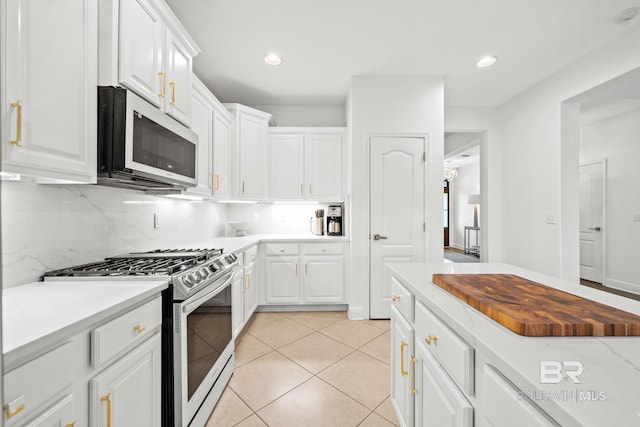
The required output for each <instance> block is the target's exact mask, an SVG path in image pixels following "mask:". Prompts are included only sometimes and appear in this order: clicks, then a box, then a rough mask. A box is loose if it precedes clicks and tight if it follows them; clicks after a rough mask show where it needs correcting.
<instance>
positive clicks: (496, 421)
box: [483, 364, 558, 427]
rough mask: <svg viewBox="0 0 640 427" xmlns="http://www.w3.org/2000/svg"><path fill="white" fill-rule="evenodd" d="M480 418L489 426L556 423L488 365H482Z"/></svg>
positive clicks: (526, 426) (546, 426)
mask: <svg viewBox="0 0 640 427" xmlns="http://www.w3.org/2000/svg"><path fill="white" fill-rule="evenodd" d="M483 383H484V388H483V402H484V404H483V408H484V421H485V424H486V425H487V426H490V427H502V426H505V427H507V426H519V427H552V426H557V425H558V424H556V423H555V422H553V421H552V420H551V419H550V418H549V417H548V416H547V415H546V414H545V413H544V412H542V410H540V409H539V408H538V407H537V406H536V405H535V404H534V403H531V402H530V401H529V400H528V399H527V398H526V397H524V396H525V395H524V393H523V392H522V391H520V390H519V389H518V388H517V387H515V386H514V385H513V384H511V382H510V381H509V380H507V379H506V378H505V377H504V376H503V375H502V374H501V373H500V372H498V371H497V370H496V369H495V368H493V367H492V366H490V365H487V364H485V365H484V376H483Z"/></svg>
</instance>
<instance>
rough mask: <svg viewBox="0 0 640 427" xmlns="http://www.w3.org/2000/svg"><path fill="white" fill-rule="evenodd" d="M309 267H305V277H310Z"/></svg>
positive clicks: (306, 265)
mask: <svg viewBox="0 0 640 427" xmlns="http://www.w3.org/2000/svg"><path fill="white" fill-rule="evenodd" d="M308 267H309V264H305V265H304V275H305V276H308V275H309V268H308Z"/></svg>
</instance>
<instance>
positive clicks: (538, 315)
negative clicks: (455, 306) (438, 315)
mask: <svg viewBox="0 0 640 427" xmlns="http://www.w3.org/2000/svg"><path fill="white" fill-rule="evenodd" d="M433 283H434V284H436V285H438V286H440V287H441V288H442V289H444V290H446V291H447V292H449V293H450V294H452V295H453V296H455V297H456V298H458V299H460V300H462V301H464V302H466V303H467V304H469V305H470V306H471V307H473V308H475V309H476V310H478V311H479V312H481V313H483V314H485V315H486V316H488V317H490V318H491V319H493V320H495V321H496V322H498V323H500V324H501V325H502V326H504V327H506V328H507V329H509V330H511V331H513V332H515V333H516V334H519V335H524V336H527V337H548V336H639V335H640V316H636V315H635V314H631V313H628V312H626V311H623V310H619V309H617V308H613V307H610V306H608V305H605V304H602V303H599V302H595V301H592V300H589V299H586V298H583V297H580V296H577V295H573V294H570V293H568V292H564V291H561V290H558V289H554V288H551V287H549V286H545V285H543V284H540V283H537V282H534V281H531V280H527V279H524V278H522V277H520V276H516V275H513V274H434V275H433Z"/></svg>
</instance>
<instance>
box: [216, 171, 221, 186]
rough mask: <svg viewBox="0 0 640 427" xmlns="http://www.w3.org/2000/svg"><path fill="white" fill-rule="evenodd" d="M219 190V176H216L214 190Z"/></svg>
mask: <svg viewBox="0 0 640 427" xmlns="http://www.w3.org/2000/svg"><path fill="white" fill-rule="evenodd" d="M219 189H220V175H218V174H216V190H219Z"/></svg>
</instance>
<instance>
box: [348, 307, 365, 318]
mask: <svg viewBox="0 0 640 427" xmlns="http://www.w3.org/2000/svg"><path fill="white" fill-rule="evenodd" d="M348 311H349V313H348V314H349V320H365V319H368V318H369V314H368V313H367V312H366V310H365V308H364V307H351V306H349V310H348Z"/></svg>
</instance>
